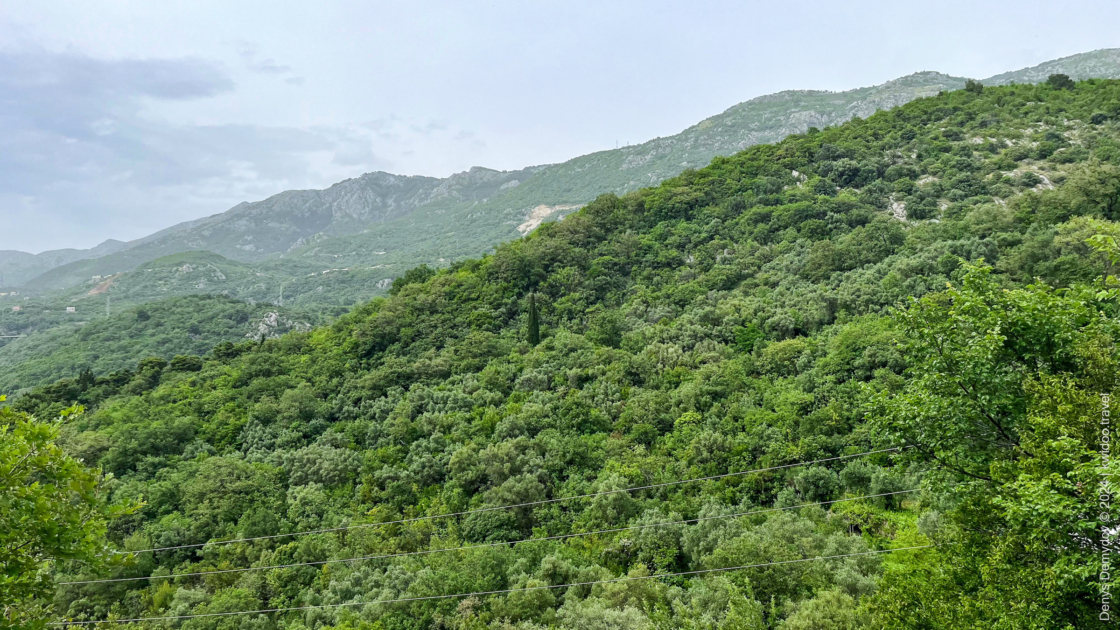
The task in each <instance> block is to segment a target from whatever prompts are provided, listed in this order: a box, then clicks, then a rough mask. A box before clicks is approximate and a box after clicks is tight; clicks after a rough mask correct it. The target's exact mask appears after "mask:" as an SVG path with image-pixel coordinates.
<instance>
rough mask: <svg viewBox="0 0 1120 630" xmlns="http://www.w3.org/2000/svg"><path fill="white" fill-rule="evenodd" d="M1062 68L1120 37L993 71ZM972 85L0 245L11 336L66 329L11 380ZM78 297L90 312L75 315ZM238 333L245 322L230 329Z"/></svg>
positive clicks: (436, 259)
mask: <svg viewBox="0 0 1120 630" xmlns="http://www.w3.org/2000/svg"><path fill="white" fill-rule="evenodd" d="M1052 72H1066V73H1067V74H1070V75H1071V76H1073V77H1075V78H1078V77H1080V78H1100V77H1110V78H1118V77H1120V49H1110V50H1098V51H1094V52H1090V53H1083V54H1079V55H1073V56H1071V57H1064V58H1062V59H1056V60H1053V61H1049V62H1046V63H1044V64H1041V65H1039V66H1036V67H1033V68H1026V69H1022V70H1017V71H1013V72H1008V73H1004V74H1001V75H998V76H996V77H992V78H991V79H987V80H985V81H986V82H988V83H990V84H1006V83H1016V82H1017V83H1025V82H1038V81H1044V80H1045V79H1046V77H1047V76H1048V74H1049V73H1052ZM965 81H966V80H965V79H963V78H959V77H952V76H949V75H945V74H941V73H937V72H919V73H915V74H913V75H910V76H907V77H902V78H900V79H896V80H893V81H888V82H886V83H884V84H882V85H878V86H872V87H866V88H858V89H854V90H847V91H843V92H826V91H812V90H791V91H785V92H779V93H777V94H771V95H766V96H762V97H758V98H755V99H752V100H749V101H746V102H744V103H740V104H738V105H736V106H734V107H731V108H730V109H728V110H727V111H725V112H723V113H721V114H719V115H716V116H713V117H711V118H708V119H706V120H703V121H701V122H700V123H698V124H696V125H693V126H692V127H689V128H688V129H685V130H684V131H682V132H680V133H679V134H675V135H673V136H669V137H665V138H656V139H654V140H650V141H648V142H644V143H641V144H637V145H633V146H626V147H622V148H618V149H614V150H609V151H600V152H596V153H592V154H590V155H585V156H581V157H577V158H574V159H572V160H568V161H567V162H564V163H561V164H554V165H547V166H540V167H529V168H525V169H521V170H518V171H508V172H502V171H495V170H491V169H486V168H479V167H475V168H472V169H470V170H469V171H467V172H463V173H457V174H455V175H452V176H450V177H447V178H443V179H439V178H433V177H403V176H397V175H392V174H389V173H380V172H377V173H367V174H365V175H362V176H360V177H356V178H353V179H349V180H346V181H343V182H340V183H338V184H336V185H334V186H331V187H330V188H328V189H325V190H297V191H286V192H283V193H280V194H277V195H274V196H272V197H269V198H268V199H265V200H263V201H259V202H253V203H243V204H239V205H238V206H236V207H234V208H231V209H230V210H228V211H226V212H224V213H221V214H217V215H214V216H212V217H207V218H204V219H200V220H197V221H191V222H187V223H184V224H180V225H177V226H173V227H171V228H168V229H167V230H163V231H161V232H159V233H156V234H153V235H150V236H148V237H145V238H143V239H139V240H137V241H132V242H129V243H121V242H117V241H107V242H106V243H104V244H102V245H101V246H98V247H97V248H95V249H93V250H85V251H82V250H59V251H56V252H44V253H42V254H39V255H37V256H31V255H30V254H23V253H20V252H0V276H2V277H3V278H9V279H12V280H15V281H16V282H15V283H14V284H22V285H25V286H24V287H23V290H22V294H23V296H28V295H30V296H32V297H34V299H35V302H34V303H33V304H32V306H33V309H30V310H25V312H24V313H23V314H21V315H19V316H12V315H11V313H10V312H8V309H7V307H8V305H9V304H11V305H20V304H21V303H22V302H21V301H22V299H23V298H22V297H21V298H19V299H18V300H15V301H12V300H10V299H8V300H6V299H5V298H4V297H3V296H0V335H3V334H27V333H31V332H35V333H37V336H36V337H34V338H27V339H23V340H20V341H18V344H19V346H20V347H21V348H24V349H26V348H29V347H30V346H31V345H34V344H35V343H37V342H38V341H37V340H39V339H45V337H43V336H42V334H43V333H46V332H47V331H48V330H50V329H51V328H53V327H56V326H61V327H62V328H60V329H59V330H57V331H54V332H52V333H51V337H50V338H51V342H50V343H48V344H47V347H45V348H44V349H43V351H41V352H38V353H34V352H32V353H25V352H23V351H22V350H21V351H20V352H15V349H14V348H8V349H5V345H11V344H12V343H14V342H11V341H4V340H3V339H0V365H3V366H7V367H9V369H11V370H15V371H18V372H19V373H20V376H19V378H8V379H7V380H0V384H4V385H7V386H15V385H17V384H18V385H20V386H31V385H39V384H43V383H45V382H46V381H38V380H34V379H33V378H31V375H33V374H48V373H49V374H50V376H51V377H57V376H59V375H61V374H67V373H70V372H72V371H73V370H74V366H73V365H62V364H60V365H59V366H56V367H55V368H53V369H52V370H50V371H48V372H44V371H43V370H42V369H41V367H42V366H39V367H34V368H29V369H26V370H24V369H21V368H20V367H19V364H18V361H15V360H14V358H16V357H23V356H27V357H31V356H45V355H46V353H47V352H49V351H50V350H51V349H53V348H55V347H59V346H64V345H74V344H80V343H82V342H81V341H80V340H78V339H77V338H75V337H73V330H74V326H71V325H70V324H73V323H74V322H75V320H77V321H80V322H83V323H84V322H88V321H92V320H94V319H97V318H99V315H98V313H100V312H103V308H102V306H103V304H104V302H105V300H106V299H108V300H109V301H111V302H112V303H114V304H117V305H118V306H119V307H126V308H127V307H131V306H138V305H142V304H145V303H148V302H151V301H153V300H162V299H167V298H170V297H179V296H186V295H196V294H211V295H223V296H226V297H230V298H233V299H237V300H242V301H245V302H248V303H250V304H259V303H269V304H274V305H277V306H280V305H283V306H287V307H292V308H295V309H297V310H298V311H299V312H300V313H303V314H306V316H305V317H303V319H305V320H314V321H326V320H328V319H329V318H331V317H333V316H336V315H338V314H339V313H341V312H345V310H347V309H349V308H350V307H352V306H353V305H355V304H359V303H362V302H364V301H366V300H368V299H370V298H372V297H374V296H377V295H384V294H385V293H386V291H388V289H389V287H390V286H391V284H392V282H393V280H394V279H395V278H398V277H401V276H402V275H403V274H404V273H405V271H407V270H408V269H411V268H413V267H416V266H418V265H421V264H424V265H428V266H430V267H432V268H441V267H446V266H447V265H449V264H451V262H452V261H457V260H463V259H466V258H471V257H474V256H478V255H482V254H484V253H486V252H489V251H491V249H492V247H493V246H494V245H495V244H497V243H501V242H504V241H507V240H510V239H512V238H518V237H520V236H522V235H524V234H526V233H528V232H529V231H530V230H532V229H533V228H535V227H536V226H538V225H540V224H541V223H542V222H547V221H555V220H559V219H562V218H563V217H564V216H566V215H568V214H570V213H572V212H574V211H575V210H577V209H578V208H580V207H582V206H583V205H584V204H586V203H587V202H588V201H590V200H592V199H594V198H595V197H596V196H598V195H599V194H601V193H605V192H613V193H616V194H624V193H626V192H628V191H632V190H634V189H637V188H640V187H642V186H646V185H650V184H656V183H658V182H660V181H662V180H664V179H666V178H668V177H672V176H675V175H677V174H678V173H680V172H681V171H682V170H684V169H685V168H688V167H700V166H703V165H705V164H707V163H709V162H710V161H711V160H712V158H713V157H716V156H720V155H730V154H733V153H735V152H737V151H740V150H742V149H744V148H746V147H748V146H751V145H754V144H757V143H765V142H776V141H778V140H781V139H782V138H784V137H786V136H787V135H789V134H791V133H802V132H804V131H806V130H807V129H809V128H810V127H817V128H824V127H827V126H830V125H836V124H840V123H842V122H844V121H846V120H848V119H850V118H851V117H853V116H869V115H871V114H873V113H874V112H876V111H878V110H880V109H888V108H890V107H894V106H896V105H900V104H903V103H907V102H909V101H911V100H913V99H915V98H920V97H928V96H932V95H936V94H937V93H938V92H939V91H941V90H951V89H959V88H962V87H964V85H965ZM919 212H921V211H919ZM200 250H201V251H200ZM5 274H6V275H5ZM2 284H3V282H0V285H2ZM0 293H4V292H0ZM281 296H282V298H283V299H281ZM69 306H72V307H75V308H76V309H77V311H78V312H79V313H80V314H81V315H79V316H77V317H74V316H71V315H67V314H64V311H65V308H66V307H69ZM32 312H36V314H35V315H29V314H30V313H32ZM173 321H174V320H173ZM68 331H69V332H68ZM230 332H231V334H233V333H234V332H235V331H230ZM168 334H171V333H170V331H169V333H168ZM175 334H178V335H181V336H186V335H187V334H188V332H187V331H185V330H179V331H177V332H176V333H175ZM240 337H241V333H240V332H239V331H237V332H236V334H233V336H232V337H230V338H227V339H225V340H226V341H237V340H239V339H240ZM140 358H142V357H139V356H137V357H134V360H139V359H140ZM162 358H164V359H170V358H172V355H167V356H163V357H162ZM29 379H30V380H29Z"/></svg>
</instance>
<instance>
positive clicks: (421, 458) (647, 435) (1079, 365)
mask: <svg viewBox="0 0 1120 630" xmlns="http://www.w3.org/2000/svg"><path fill="white" fill-rule="evenodd" d="M1118 121H1120V81H1104V80H1092V81H1086V82H1081V83H1077V84H1072V83H1071V82H1067V81H1061V80H1055V81H1053V82H1052V83H1050V84H1043V85H1038V86H1023V85H1019V86H1009V87H997V88H992V87H988V88H983V87H981V86H979V85H975V84H973V85H970V86H969V88H968V89H967V90H961V91H955V92H949V93H944V94H941V95H939V96H934V97H930V98H923V99H919V100H916V101H914V102H911V103H909V104H907V105H904V106H902V107H899V108H895V109H892V110H890V111H885V112H880V113H877V114H875V115H873V116H871V117H869V118H867V119H854V120H852V121H851V122H848V123H845V124H843V125H841V126H838V127H832V128H827V129H815V128H814V129H810V130H809V131H808V133H805V134H799V135H794V136H791V137H789V138H787V139H785V140H783V141H782V142H779V143H777V144H769V145H759V146H754V147H751V148H749V149H747V150H745V151H743V152H741V153H738V154H736V155H734V156H732V157H726V158H716V159H715V160H713V162H712V164H711V165H710V166H708V167H706V168H704V169H701V170H698V171H692V170H690V171H686V172H685V173H683V174H681V175H680V176H679V177H676V178H673V179H670V180H668V181H665V182H664V183H662V184H661V185H660V186H657V187H655V188H647V189H642V190H639V191H636V192H633V193H629V194H626V195H625V196H622V197H617V196H614V195H605V196H602V197H600V198H599V199H597V200H596V201H594V202H593V203H591V204H589V205H588V206H586V207H584V208H583V209H582V210H580V211H579V212H576V213H575V214H573V215H571V216H569V217H568V218H566V219H565V220H564V221H561V222H558V223H550V224H546V225H543V226H541V227H540V228H539V229H537V230H536V231H535V232H533V233H532V234H530V235H529V236H528V237H526V238H523V239H520V240H517V241H514V242H511V243H508V244H505V245H502V246H501V247H499V248H498V249H497V251H496V252H495V253H494V254H492V255H489V256H486V257H484V258H481V259H476V260H467V261H461V262H456V263H454V264H452V265H451V266H450V267H449V268H447V269H443V270H440V271H438V272H436V273H432V272H431V271H429V270H415V271H413V272H410V273H408V274H405V275H403V276H402V277H400V278H398V279H397V281H396V282H394V283H393V288H392V291H391V293H392V295H390V296H389V297H386V298H378V299H375V300H373V301H372V302H369V303H367V304H365V305H363V306H361V307H359V308H356V309H355V310H354V311H352V312H351V313H349V314H347V315H345V316H343V317H342V318H341V319H340V320H339V321H337V322H335V323H334V324H332V325H331V326H329V327H324V328H318V329H315V330H313V331H310V332H302V333H291V334H288V335H285V336H284V337H282V338H279V339H276V340H271V341H266V342H264V343H263V344H261V343H257V342H251V341H248V342H245V343H241V344H236V345H231V344H225V345H222V346H219V347H218V348H216V349H214V351H212V352H211V353H209V354H208V355H207V356H206V357H205V358H203V359H202V360H200V361H192V362H191V366H190V369H182V367H180V368H176V367H175V366H174V365H171V366H165V365H163V364H162V363H159V362H144V363H142V364H141V365H140V366H138V367H137V369H136V370H135V371H134V372H130V373H127V374H118V375H114V376H113V377H109V376H107V375H105V374H96V375H94V377H93V378H90V377H85V378H84V379H78V380H75V379H68V380H63V381H60V382H58V383H55V384H54V385H51V386H48V387H44V388H41V389H39V390H36V391H35V392H33V393H31V394H28V395H25V396H23V397H21V398H19V399H18V400H17V401H15V403H14V405H13V406H14V408H15V409H16V410H21V411H26V412H31V413H34V414H36V415H37V416H38V417H40V418H50V417H53V416H55V415H57V413H58V412H59V410H61V409H62V408H63V407H66V406H68V405H70V404H72V403H80V404H83V405H85V406H86V407H87V411H86V412H85V413H84V414H83V415H79V416H73V415H71V416H70V417H69V419H68V420H67V421H66V422H65V424H64V425H63V426H62V428H61V431H62V437H61V441H62V444H63V445H64V448H65V449H66V450H67V451H68V452H69V453H71V454H73V455H75V456H77V457H80V458H82V459H84V461H86V462H87V463H90V464H95V465H97V466H101V467H102V468H103V469H104V470H105V471H107V472H111V473H112V474H113V475H114V476H115V479H114V480H112V481H111V482H110V485H109V486H108V488H109V489H110V491H111V500H112V501H116V502H119V503H121V504H128V503H133V502H137V501H142V502H143V505H142V507H140V508H139V510H138V511H137V512H136V513H135V514H133V515H129V516H123V517H121V518H119V519H116V520H115V521H114V522H113V524H112V526H111V527H110V530H109V536H110V538H111V539H112V541H113V543H114V545H115V546H116V547H117V548H119V549H123V550H130V551H136V552H137V553H136V554H135V556H134V557H132V558H131V559H128V560H126V561H123V562H122V563H120V564H119V565H118V566H117V567H116V568H114V569H113V570H112V571H110V572H92V571H87V570H85V569H84V568H83V567H84V565H82V564H80V563H72V564H70V565H60V566H56V567H54V574H53V579H54V580H56V581H57V582H58V583H60V584H59V585H58V587H57V590H56V592H55V595H54V599H53V602H52V604H53V606H54V607H55V610H56V611H57V615H58V618H60V619H62V618H66V619H74V620H105V619H110V618H116V619H137V618H146V617H156V618H167V617H180V616H181V617H182V618H179V619H176V620H168V621H155V622H143V621H139V622H137V621H131V622H121V623H119V624H117V625H116V626H115V627H137V628H139V627H152V628H154V627H162V626H163V624H165V623H166V624H168V625H174V626H175V627H181V628H185V629H190V630H194V629H202V628H214V629H217V628H235V627H237V628H239V627H244V628H262V629H263V628H339V629H341V628H347V629H354V628H362V629H367V628H368V629H371V630H372V629H378V628H384V629H387V630H397V629H405V628H408V629H413V628H416V629H419V628H463V629H467V628H471V629H474V628H521V629H525V630H529V629H533V628H539V627H562V628H572V629H583V628H635V629H636V628H653V627H658V628H696V629H700V628H703V629H709V628H710V629H716V628H719V629H732V628H736V629H738V628H783V629H787V630H800V629H822V628H837V629H839V628H858V627H876V628H979V627H985V628H988V627H993V628H1022V627H1032V628H1070V627H1076V628H1093V627H1103V625H1104V624H1103V623H1102V622H1098V621H1097V619H1098V617H1097V615H1098V612H1099V603H1098V597H1099V592H1098V590H1099V589H1098V587H1097V585H1096V583H1095V582H1094V580H1095V578H1094V576H1095V574H1096V573H1097V572H1098V571H1099V569H1100V556H1101V554H1100V551H1101V544H1102V540H1101V535H1100V529H1099V527H1098V526H1099V525H1100V524H1101V523H1100V519H1101V518H1103V517H1100V516H1098V514H1099V510H1098V509H1097V506H1096V498H1095V497H1096V494H1097V492H1096V491H1097V488H1098V485H1099V482H1100V479H1101V475H1102V473H1105V472H1115V465H1112V467H1111V468H1110V469H1107V470H1106V469H1103V468H1102V467H1100V466H1098V460H1099V457H1100V453H1099V449H1100V446H1099V440H1098V427H1097V420H1098V419H1099V418H1100V399H1099V398H1098V394H1099V393H1101V392H1108V391H1111V390H1112V388H1113V387H1114V386H1115V384H1116V375H1117V372H1116V367H1117V365H1118V363H1117V356H1116V342H1117V339H1118V338H1120V337H1118V335H1120V328H1118V319H1117V318H1118V316H1120V313H1118V312H1117V307H1116V300H1117V299H1118V295H1120V294H1118V292H1117V288H1116V281H1115V278H1111V279H1110V280H1107V281H1105V280H1102V276H1104V275H1107V274H1108V273H1110V270H1111V269H1112V266H1111V265H1112V264H1114V263H1115V262H1116V261H1117V260H1120V251H1118V250H1117V248H1116V238H1117V237H1118V236H1120V228H1118V226H1117V224H1116V223H1113V221H1115V220H1116V219H1117V218H1118V217H1117V213H1118V212H1120V122H1118ZM883 449H899V450H894V451H884V450H883ZM865 453H870V454H866V455H863V454H865ZM749 471H759V472H749ZM729 473H743V474H733V475H730V476H727V475H728V474H729ZM708 477H718V478H713V479H706V480H701V481H692V482H687V483H676V482H680V481H684V480H689V479H699V478H708ZM659 484H667V485H659ZM632 488H633V490H630V489H632ZM506 506H512V507H506ZM464 512H465V513H464ZM442 515H453V516H445V517H441V516H442ZM1104 516H1108V514H1107V513H1106V514H1105V515H1104ZM1113 516H1115V515H1113ZM312 530H325V531H316V532H314V533H301V534H297V533H299V532H308V531H312ZM289 534H290V535H289ZM238 539H252V540H238ZM526 539H547V540H537V541H526ZM221 541H233V542H230V543H228V544H223V543H222V542H221ZM516 541H521V542H516ZM472 546H473V547H477V548H470V547H472ZM462 547H468V548H466V549H460V548H462ZM157 548H158V549H159V550H158V551H151V550H153V549H157ZM892 548H899V549H903V548H904V549H906V550H904V551H896V552H889V550H890V549H892ZM888 552H889V553H888ZM371 556H372V557H371ZM353 559H357V560H353ZM176 576H179V577H176ZM658 576H661V577H658ZM100 580H118V581H100ZM87 582H88V583H87ZM451 595H454V596H453V597H444V596H451ZM255 611H260V612H255ZM102 627H105V626H102ZM110 627H113V626H110Z"/></svg>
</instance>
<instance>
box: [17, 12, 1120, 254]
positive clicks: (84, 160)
mask: <svg viewBox="0 0 1120 630" xmlns="http://www.w3.org/2000/svg"><path fill="white" fill-rule="evenodd" d="M1116 24H1120V3H1118V2H1115V0H1107V1H1105V0H1100V1H1098V2H1079V1H1076V0H1071V1H1067V2H1064V3H1054V2H1052V1H1049V2H1034V1H1030V0H1018V1H1014V2H1010V1H1007V2H1004V1H998V2H984V1H983V0H970V1H967V2H964V1H952V0H951V1H942V2H938V3H910V2H898V1H897V0H893V1H890V2H835V1H831V2H830V1H822V2H793V1H790V0H783V1H781V2H778V1H776V0H775V1H770V2H748V1H740V2H731V1H728V2H705V1H701V0H689V1H687V2H658V1H656V0H643V1H640V2H637V1H635V2H630V1H625V2H624V1H611V0H596V1H593V2H582V1H579V0H564V1H563V2H543V1H530V2H526V1H524V0H521V1H516V2H471V1H469V0H456V1H448V2H443V1H424V0H414V1H413V2H331V1H327V0H319V1H318V2H286V1H283V0H270V1H268V2H264V1H261V2H256V1H239V0H220V1H219V0H191V1H190V2H159V1H152V0H138V1H135V2H131V1H118V2H105V1H102V2H99V1H95V0H77V1H69V0H51V1H50V2H43V1H42V0H4V2H3V3H2V4H0V219H2V221H0V249H19V250H23V251H31V252H38V251H42V250H45V249H56V248H61V247H91V246H93V245H96V244H97V243H99V242H101V241H102V240H104V239H106V238H117V239H121V240H129V239H134V238H138V237H141V236H144V235H146V234H149V233H151V232H153V231H155V230H158V229H161V228H164V227H167V226H170V225H172V224H175V223H178V222H180V221H184V220H188V219H194V218H198V217H202V216H206V215H210V214H214V213H216V212H221V211H223V210H226V209H228V208H229V207H230V206H232V205H234V204H236V203H238V202H240V201H245V200H248V201H252V200H257V199H261V198H264V197H267V196H269V195H271V194H274V193H277V192H280V191H282V190H286V189H290V188H322V187H326V186H329V185H330V184H332V183H334V182H336V181H339V180H341V179H345V178H347V177H353V176H356V175H359V174H361V173H363V172H368V171H371V170H385V171H389V172H393V173H401V174H422V175H434V176H446V175H449V174H451V173H454V172H457V171H462V170H466V169H467V168H469V167H471V166H474V165H480V166H488V167H491V168H499V169H513V168H520V167H524V166H528V165H531V164H542V163H550V162H557V161H562V160H565V159H568V158H571V157H575V156H577V155H582V154H585V153H589V152H592V151H596V150H600V149H606V148H613V147H614V146H615V143H616V142H619V143H626V142H630V143H634V142H641V141H644V140H648V139H650V138H653V137H656V136H664V135H670V134H673V133H676V132H678V131H680V130H681V129H683V128H685V127H687V126H689V125H691V124H694V123H696V122H698V121H699V120H701V119H703V118H706V117H707V116H710V115H713V114H716V113H718V112H720V111H723V110H724V109H726V108H728V107H730V106H731V105H734V104H735V103H738V102H741V101H744V100H746V99H748V98H752V97H754V96H758V95H761V94H767V93H771V92H775V91H778V90H783V89H790V88H816V89H832V90H843V89H849V88H853V87H860V86H866V85H873V84H877V83H881V82H883V81H886V80H889V79H892V78H896V77H898V76H902V75H905V74H909V73H911V72H915V71H919V70H938V71H942V72H947V73H950V74H955V75H959V76H970V77H985V76H989V75H993V74H996V73H999V72H1003V71H1006V70H1012V69H1017V68H1021V67H1024V66H1030V65H1035V64H1037V63H1039V62H1042V61H1046V60H1049V59H1053V58H1056V57H1061V56H1065V55H1070V54H1074V53H1078V52H1085V51H1089V50H1094V49H1097V48H1108V47H1116V46H1120V33H1118V32H1117V30H1116Z"/></svg>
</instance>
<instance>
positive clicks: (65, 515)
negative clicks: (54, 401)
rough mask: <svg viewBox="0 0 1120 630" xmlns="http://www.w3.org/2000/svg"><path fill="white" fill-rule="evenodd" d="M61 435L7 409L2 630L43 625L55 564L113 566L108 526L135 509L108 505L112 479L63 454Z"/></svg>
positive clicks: (2, 445) (3, 421)
mask: <svg viewBox="0 0 1120 630" xmlns="http://www.w3.org/2000/svg"><path fill="white" fill-rule="evenodd" d="M3 400H4V398H3V397H2V396H0V402H2V401H3ZM78 411H80V409H78V408H70V409H67V410H65V411H63V413H62V415H61V416H60V418H59V420H60V421H61V420H63V419H65V418H66V417H68V416H71V415H73V414H74V413H76V412H78ZM57 438H58V423H57V422H56V423H44V422H39V421H36V420H35V419H34V418H32V417H31V416H29V415H28V414H25V413H18V412H15V411H13V410H12V409H11V408H8V407H3V408H0V611H2V614H0V628H29V627H31V628H34V627H41V626H43V625H44V624H45V623H46V621H47V620H48V617H49V616H50V611H49V608H48V607H47V606H46V604H45V601H46V600H47V599H48V598H49V596H50V594H51V591H52V588H53V584H52V580H51V568H52V565H53V564H54V563H55V562H57V561H60V560H77V561H81V562H84V563H87V564H88V565H93V566H98V565H103V564H106V563H109V562H112V561H113V559H114V556H115V554H114V553H113V552H112V551H111V550H110V549H109V547H108V546H107V541H106V539H105V531H106V526H107V524H108V522H109V521H110V520H112V519H113V518H116V517H118V516H120V515H123V514H126V513H129V512H131V511H133V510H134V509H135V508H134V507H132V506H124V505H114V504H110V503H108V502H107V501H106V500H105V496H104V495H105V490H104V488H105V482H106V481H107V478H106V477H105V476H103V475H102V474H101V472H100V471H98V470H92V469H90V468H87V467H86V466H85V465H84V464H83V463H82V462H81V461H79V460H77V459H74V458H72V457H70V456H69V455H67V454H66V453H64V452H63V451H62V449H61V448H59V446H58V445H57V444H56V443H55V442H56V440H57Z"/></svg>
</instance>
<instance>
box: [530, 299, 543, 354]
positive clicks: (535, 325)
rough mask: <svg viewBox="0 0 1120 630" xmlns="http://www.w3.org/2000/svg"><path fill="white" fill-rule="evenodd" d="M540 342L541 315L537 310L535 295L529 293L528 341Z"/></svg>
mask: <svg viewBox="0 0 1120 630" xmlns="http://www.w3.org/2000/svg"><path fill="white" fill-rule="evenodd" d="M540 342H541V316H540V313H538V312H537V295H536V294H535V293H530V294H529V343H530V344H531V345H534V346H535V345H537V344H539V343H540Z"/></svg>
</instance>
